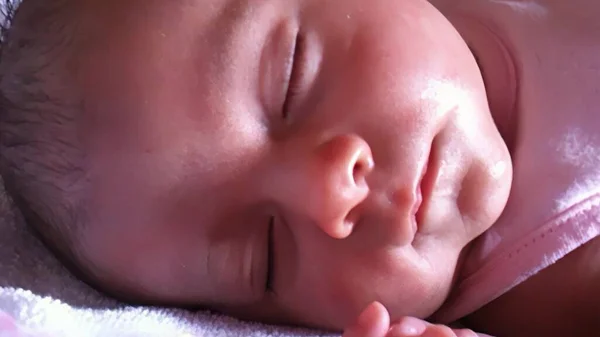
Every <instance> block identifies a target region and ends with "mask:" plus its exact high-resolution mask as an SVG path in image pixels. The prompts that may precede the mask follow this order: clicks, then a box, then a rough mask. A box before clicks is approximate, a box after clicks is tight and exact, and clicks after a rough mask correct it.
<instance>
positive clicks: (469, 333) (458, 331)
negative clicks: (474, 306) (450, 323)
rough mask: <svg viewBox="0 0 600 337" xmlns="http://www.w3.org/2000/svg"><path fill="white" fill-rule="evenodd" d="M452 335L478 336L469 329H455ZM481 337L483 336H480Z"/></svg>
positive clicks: (460, 336) (457, 336)
mask: <svg viewBox="0 0 600 337" xmlns="http://www.w3.org/2000/svg"><path fill="white" fill-rule="evenodd" d="M454 334H455V335H456V337H479V336H480V335H478V334H476V333H475V332H474V331H473V330H471V329H455V330H454ZM481 336H483V335H481Z"/></svg>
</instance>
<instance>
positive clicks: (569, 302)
mask: <svg viewBox="0 0 600 337" xmlns="http://www.w3.org/2000/svg"><path fill="white" fill-rule="evenodd" d="M599 284H600V237H599V238H596V239H594V240H592V241H590V242H588V243H587V244H586V245H584V246H582V247H580V248H578V249H576V250H575V251H573V252H572V253H570V254H569V255H567V256H566V257H564V258H563V259H561V260H559V261H558V262H557V263H555V264H554V265H552V266H550V267H548V268H546V269H544V270H542V271H541V272H539V273H538V274H537V275H535V276H533V277H531V278H529V279H528V280H527V281H525V282H523V283H522V284H520V285H519V286H517V287H515V288H514V289H512V290H511V291H510V292H508V293H507V294H505V295H503V296H502V297H500V298H498V299H497V300H495V301H493V302H491V303H489V304H488V305H486V306H485V307H483V308H482V309H480V310H478V311H477V312H475V313H474V314H472V315H470V316H469V317H468V318H467V321H468V323H469V325H470V326H471V327H473V328H476V329H484V330H485V331H489V332H493V333H494V334H496V335H498V336H547V337H552V336H596V335H597V331H599V330H600V321H598V318H597V313H598V312H599V311H600V286H598V285H599Z"/></svg>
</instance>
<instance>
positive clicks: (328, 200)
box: [313, 134, 375, 239]
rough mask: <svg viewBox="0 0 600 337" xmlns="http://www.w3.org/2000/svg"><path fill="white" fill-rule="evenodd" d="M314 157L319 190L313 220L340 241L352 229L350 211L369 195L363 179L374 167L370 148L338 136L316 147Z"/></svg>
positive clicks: (355, 139) (359, 140)
mask: <svg viewBox="0 0 600 337" xmlns="http://www.w3.org/2000/svg"><path fill="white" fill-rule="evenodd" d="M318 157H319V159H320V160H319V161H320V162H321V163H322V165H323V166H322V172H321V173H320V175H322V177H323V178H322V179H323V180H322V184H321V185H322V187H323V190H322V191H321V193H320V194H321V198H319V199H321V200H320V201H321V203H320V205H317V207H315V209H314V210H313V211H314V217H315V221H317V222H318V224H319V226H320V227H321V229H322V230H323V231H324V232H325V233H327V234H328V235H329V236H331V237H333V238H337V239H343V238H346V237H347V236H349V235H350V234H351V233H352V229H353V226H354V223H353V221H352V220H353V219H349V215H350V212H351V211H352V210H353V209H354V208H355V207H356V206H358V205H359V204H360V203H361V202H362V201H363V200H364V199H365V198H366V197H367V195H368V193H369V186H368V184H367V177H368V176H369V174H370V173H371V172H372V171H373V169H374V167H375V163H374V161H373V155H372V152H371V148H370V147H369V145H368V144H367V142H366V141H365V140H364V139H362V138H361V137H359V136H357V135H353V134H345V135H338V136H336V137H333V138H331V139H330V140H329V141H327V142H325V143H323V144H322V145H321V146H320V147H319V149H318Z"/></svg>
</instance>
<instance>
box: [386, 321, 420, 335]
mask: <svg viewBox="0 0 600 337" xmlns="http://www.w3.org/2000/svg"><path fill="white" fill-rule="evenodd" d="M393 329H397V330H396V331H394V333H395V334H396V335H397V336H420V335H422V334H423V333H424V332H425V330H427V324H426V323H425V322H424V321H422V320H420V319H417V318H414V317H404V318H403V319H402V321H401V322H400V324H397V325H396V326H394V328H393ZM396 335H394V336H396Z"/></svg>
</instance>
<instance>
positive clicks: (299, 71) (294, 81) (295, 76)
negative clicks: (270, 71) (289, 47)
mask: <svg viewBox="0 0 600 337" xmlns="http://www.w3.org/2000/svg"><path fill="white" fill-rule="evenodd" d="M304 44H305V41H304V37H303V36H302V35H301V34H298V35H297V36H296V43H295V45H294V54H293V56H292V71H291V73H290V78H289V81H288V87H287V90H286V95H285V100H284V102H283V108H282V116H283V119H285V120H287V119H288V117H289V112H290V107H291V105H292V103H293V101H294V98H295V97H296V96H297V95H298V93H299V92H300V82H301V81H300V80H301V79H302V76H303V75H304V74H303V71H304V68H305V67H304V65H303V64H302V63H303V62H304V57H303V55H304Z"/></svg>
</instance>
